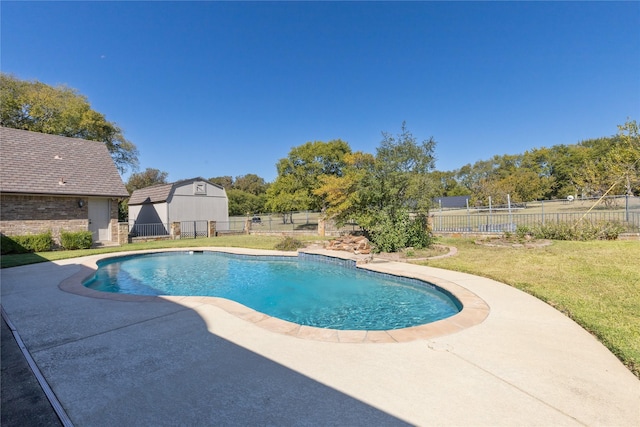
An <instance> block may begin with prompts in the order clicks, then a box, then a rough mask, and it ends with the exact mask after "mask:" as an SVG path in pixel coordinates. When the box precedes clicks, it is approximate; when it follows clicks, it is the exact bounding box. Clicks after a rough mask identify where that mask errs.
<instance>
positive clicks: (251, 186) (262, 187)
mask: <svg viewBox="0 0 640 427" xmlns="http://www.w3.org/2000/svg"><path fill="white" fill-rule="evenodd" d="M233 188H234V189H235V190H240V191H244V192H246V193H249V194H253V195H254V196H259V195H261V194H265V193H266V192H267V188H268V184H267V183H266V182H264V179H263V178H261V177H259V176H258V175H256V174H253V173H249V174H247V175H241V176H237V177H236V179H235V181H233Z"/></svg>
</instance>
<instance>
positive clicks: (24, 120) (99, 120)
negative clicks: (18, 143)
mask: <svg viewBox="0 0 640 427" xmlns="http://www.w3.org/2000/svg"><path fill="white" fill-rule="evenodd" d="M0 125H1V126H5V127H10V128H14V129H23V130H29V131H33V132H41V133H48V134H54V135H62V136H67V137H71V138H82V139H87V140H91V141H99V142H103V143H105V145H106V146H107V149H108V150H109V152H110V153H111V157H112V158H113V160H114V162H115V164H116V166H117V167H118V170H119V171H120V173H124V172H126V171H127V170H129V169H131V170H135V169H136V167H137V165H138V151H137V149H136V146H135V145H134V144H133V143H132V142H130V141H128V140H127V139H126V138H125V137H124V134H123V132H122V129H120V128H119V127H118V126H117V125H116V124H115V123H113V122H110V121H108V120H107V119H106V117H105V116H104V115H103V114H101V113H99V112H97V111H95V110H93V109H91V105H90V104H89V101H88V100H87V98H86V97H85V96H83V95H81V94H79V93H78V91H77V90H75V89H71V88H69V87H67V86H56V87H52V86H49V85H46V84H44V83H41V82H39V81H24V80H20V79H18V78H16V77H14V76H11V75H9V74H5V73H0Z"/></svg>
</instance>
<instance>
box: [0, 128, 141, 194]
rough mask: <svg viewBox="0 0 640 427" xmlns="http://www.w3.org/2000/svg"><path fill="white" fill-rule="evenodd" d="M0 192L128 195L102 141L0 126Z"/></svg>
mask: <svg viewBox="0 0 640 427" xmlns="http://www.w3.org/2000/svg"><path fill="white" fill-rule="evenodd" d="M0 154H1V156H0V158H1V160H0V162H1V163H0V192H2V193H24V194H55V195H82V196H101V197H128V195H129V193H128V192H127V189H126V187H125V185H124V183H123V182H122V178H121V177H120V174H119V173H118V169H117V168H116V165H115V164H114V162H113V159H112V158H111V155H110V154H109V150H107V147H106V145H105V144H104V143H102V142H98V141H87V140H84V139H78V138H68V137H64V136H59V135H49V134H44V133H38V132H30V131H26V130H19V129H11V128H5V127H0Z"/></svg>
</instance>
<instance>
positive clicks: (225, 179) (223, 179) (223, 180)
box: [209, 175, 233, 190]
mask: <svg viewBox="0 0 640 427" xmlns="http://www.w3.org/2000/svg"><path fill="white" fill-rule="evenodd" d="M209 181H211V182H213V183H214V184H218V185H221V186H222V187H223V188H224V189H225V190H230V189H232V188H233V178H232V177H230V176H228V175H225V176H216V177H213V178H209Z"/></svg>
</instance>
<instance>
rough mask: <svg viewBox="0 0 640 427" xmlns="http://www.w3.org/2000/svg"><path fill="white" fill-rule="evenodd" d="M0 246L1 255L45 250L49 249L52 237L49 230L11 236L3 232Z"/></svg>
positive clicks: (51, 244)
mask: <svg viewBox="0 0 640 427" xmlns="http://www.w3.org/2000/svg"><path fill="white" fill-rule="evenodd" d="M0 246H1V251H0V252H1V253H2V255H7V254H24V253H28V252H46V251H50V250H51V246H53V238H52V237H51V231H47V232H46V233H40V234H27V235H22V236H11V237H9V236H5V235H4V234H3V235H2V242H1V243H0Z"/></svg>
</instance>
